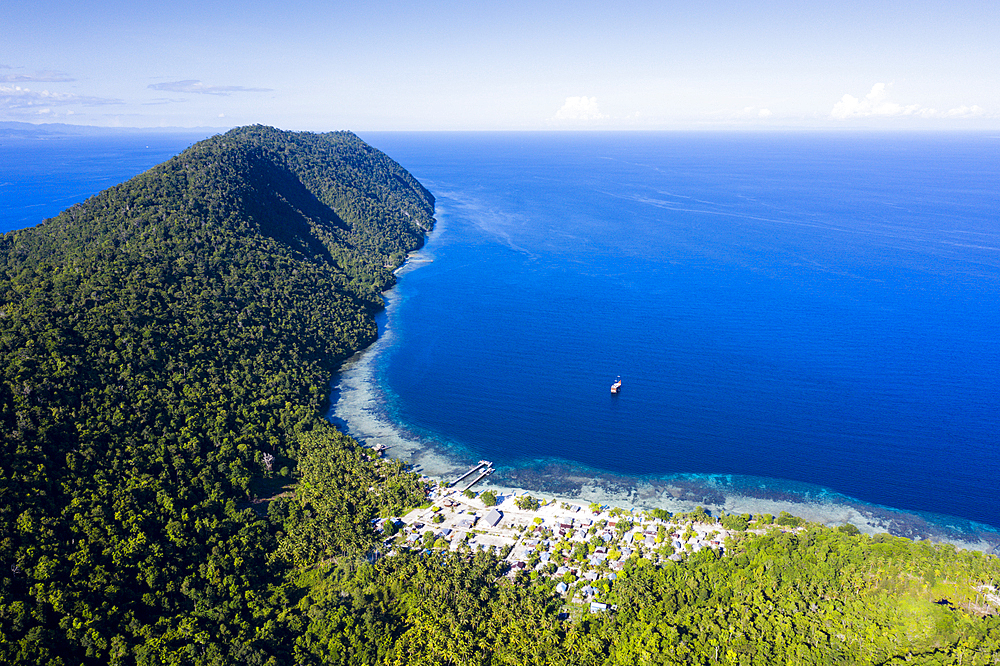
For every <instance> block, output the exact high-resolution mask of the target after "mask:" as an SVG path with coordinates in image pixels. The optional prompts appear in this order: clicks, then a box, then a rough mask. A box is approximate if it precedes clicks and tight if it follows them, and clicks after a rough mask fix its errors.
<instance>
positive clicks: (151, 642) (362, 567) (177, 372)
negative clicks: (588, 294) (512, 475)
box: [0, 126, 1000, 665]
mask: <svg viewBox="0 0 1000 666" xmlns="http://www.w3.org/2000/svg"><path fill="white" fill-rule="evenodd" d="M13 129H16V128H13ZM433 225H434V197H433V196H432V195H431V193H430V192H428V191H427V190H426V189H425V188H424V187H423V186H422V185H421V184H420V183H419V182H417V180H416V179H414V178H413V176H412V175H410V174H409V173H407V172H406V170H405V169H403V168H402V167H401V166H400V165H398V164H397V163H395V162H394V161H392V160H391V159H390V158H389V157H387V156H386V155H384V154H383V153H381V152H379V151H378V150H376V149H374V148H372V147H371V146H368V145H367V144H365V143H364V142H363V141H361V140H360V139H359V138H358V137H356V136H355V135H353V134H351V133H349V132H334V133H325V134H313V133H295V132H285V131H280V130H277V129H274V128H270V127H263V126H251V127H243V128H238V129H234V130H232V131H229V132H226V133H225V134H221V135H217V136H214V137H212V138H210V139H206V140H205V141H202V142H200V143H197V144H196V145H194V146H192V147H191V148H190V149H188V150H186V151H184V152H183V153H181V154H180V155H177V156H176V157H174V158H172V159H171V160H169V161H167V162H165V163H163V164H161V165H159V166H157V167H154V168H153V169H151V170H149V171H147V172H146V173H144V174H141V175H139V176H137V177H135V178H133V179H132V180H129V181H128V182H126V183H123V184H121V185H118V186H115V187H112V188H110V189H108V190H105V191H104V192H101V193H100V194H98V195H96V196H94V197H92V198H90V199H88V200H87V201H85V202H83V203H81V204H78V205H75V206H73V207H71V208H69V209H68V210H66V211H64V212H63V213H61V214H60V215H58V216H56V217H54V218H52V219H49V220H45V221H44V222H42V223H41V224H39V225H38V226H36V227H33V228H30V229H24V230H19V231H13V232H9V233H7V234H4V235H3V236H0V372H2V380H0V447H2V448H0V560H2V562H0V565H2V566H0V572H2V576H3V578H2V581H0V660H2V661H3V663H9V664H51V665H59V664H64V665H69V664H122V665H124V664H137V665H138V664H144V665H145V664H175V663H176V664H180V663H184V664H206V665H207V664H262V665H264V664H275V665H277V664H512V665H513V664H542V663H554V664H561V663H565V664H668V663H678V664H679V663H685V664H687V663H699V664H716V663H730V664H741V663H746V664H750V663H755V664H756V663H762V664H763V663H766V664H774V663H791V662H795V663H858V662H865V663H875V662H877V663H885V664H903V663H923V664H932V663H933V664H943V663H956V664H959V663H960V664H994V663H998V659H1000V617H998V615H997V613H998V612H1000V610H998V609H1000V596H998V594H1000V593H998V589H997V588H998V585H1000V561H998V559H997V558H996V557H994V556H988V555H984V554H982V553H978V552H968V551H961V550H957V549H955V548H954V547H953V546H950V545H940V544H938V545H933V544H929V543H927V542H913V541H909V540H906V539H902V538H898V537H891V536H889V535H877V536H875V537H869V536H865V535H861V534H858V533H857V530H856V529H852V527H851V526H849V525H848V526H843V527H841V528H837V529H831V528H826V527H822V526H819V525H812V524H809V523H807V522H805V521H804V520H802V519H801V518H796V517H795V516H791V515H788V514H784V515H779V516H777V517H772V516H750V515H719V516H712V515H710V514H709V513H708V512H706V511H704V510H696V511H693V512H691V513H689V514H680V515H675V516H672V515H670V514H669V513H667V512H666V511H662V510H660V511H653V512H646V513H642V514H634V513H630V512H625V511H622V510H620V509H616V508H614V507H600V506H588V507H575V508H574V507H572V506H569V505H565V506H564V505H563V504H565V503H560V502H550V501H544V506H543V501H542V499H541V498H535V497H530V496H521V497H519V498H518V499H516V500H514V499H509V500H508V501H511V502H513V504H512V505H506V504H505V503H503V502H501V504H500V507H499V508H494V509H493V510H492V513H491V512H490V508H491V507H492V506H493V505H495V504H496V503H497V502H498V500H502V499H503V498H497V497H496V496H494V495H493V494H492V493H482V494H480V495H477V494H476V493H474V492H472V491H471V490H470V491H468V492H467V493H465V494H459V493H457V492H453V491H447V490H442V489H435V488H432V485H433V484H431V483H430V482H429V480H428V479H425V478H422V477H420V476H418V475H416V474H414V473H413V472H412V471H410V470H409V469H408V468H407V465H406V462H405V461H400V460H391V459H384V458H382V457H380V456H379V455H378V452H376V451H373V450H371V449H368V448H365V447H363V446H361V445H360V444H358V443H357V442H356V441H354V440H352V439H351V438H349V437H347V436H346V435H344V434H343V433H341V432H339V431H337V430H336V428H334V427H333V426H332V425H331V424H329V423H328V422H327V421H326V420H325V419H324V418H323V414H324V413H325V408H326V407H327V403H328V400H329V397H328V391H329V381H330V378H331V376H332V375H333V374H334V373H335V372H336V370H337V368H338V367H339V364H340V363H341V362H342V361H343V360H344V359H345V358H347V357H349V356H350V355H351V354H353V353H354V352H356V351H357V350H359V349H362V348H364V347H365V346H366V345H368V344H370V343H371V342H372V341H373V340H374V339H375V338H376V335H377V328H376V325H375V322H374V319H373V314H374V313H375V312H377V311H378V309H379V308H381V307H382V306H383V300H382V296H381V293H382V292H383V291H384V290H385V289H387V288H388V287H390V286H391V285H392V284H393V283H394V280H395V277H394V272H393V271H394V270H395V269H396V268H398V267H399V266H400V265H401V264H402V263H403V262H404V261H405V259H406V257H407V255H408V253H410V252H412V251H414V250H416V249H417V248H419V247H420V246H421V245H422V244H423V242H424V239H425V234H426V233H427V232H428V231H430V230H431V229H432V228H433ZM514 507H516V508H514ZM504 510H506V511H507V512H508V514H510V517H509V518H508V520H507V522H506V523H503V522H502V520H503V516H502V515H501V511H504ZM514 515H517V516H519V517H520V519H519V520H518V521H515V520H513V519H512V517H513V516H514ZM491 523H492V524H491ZM444 530H448V532H447V533H445V532H444ZM504 530H506V531H504ZM626 539H627V541H626ZM505 540H506V541H505ZM625 551H628V552H625ZM612 556H613V557H612ZM583 600H586V602H587V603H586V604H583V603H581V602H582V601H583Z"/></svg>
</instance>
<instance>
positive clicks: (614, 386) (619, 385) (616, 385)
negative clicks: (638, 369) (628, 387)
mask: <svg viewBox="0 0 1000 666" xmlns="http://www.w3.org/2000/svg"><path fill="white" fill-rule="evenodd" d="M621 390H622V378H621V375H619V376H618V379H616V380H615V383H614V384H612V385H611V392H612V393H618V392H620V391H621Z"/></svg>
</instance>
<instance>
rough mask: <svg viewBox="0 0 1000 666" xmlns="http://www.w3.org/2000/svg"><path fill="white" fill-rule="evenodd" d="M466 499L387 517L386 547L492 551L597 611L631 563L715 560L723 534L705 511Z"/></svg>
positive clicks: (453, 497) (438, 501)
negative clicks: (704, 554)
mask: <svg viewBox="0 0 1000 666" xmlns="http://www.w3.org/2000/svg"><path fill="white" fill-rule="evenodd" d="M471 494H472V493H467V494H462V493H459V492H457V491H454V490H448V489H444V488H439V489H435V490H434V491H432V492H431V494H430V498H429V499H430V502H431V504H430V506H429V507H426V508H423V509H419V510H415V511H412V512H410V513H409V514H408V515H407V516H405V517H403V518H393V519H391V520H393V521H394V525H398V526H399V528H401V534H399V535H397V536H393V538H392V539H391V540H387V542H386V545H387V546H388V547H390V548H400V547H409V548H417V549H425V548H426V549H441V550H444V549H448V550H454V551H464V552H475V551H478V550H490V551H493V552H495V553H497V554H499V555H501V556H503V557H505V558H506V560H507V562H508V563H509V564H510V568H509V573H508V574H507V575H508V576H510V577H511V578H512V579H516V578H517V577H518V576H525V575H526V576H530V577H532V578H538V577H547V578H549V579H551V580H552V581H553V584H554V590H555V591H556V592H557V593H559V594H561V595H563V596H564V597H565V598H566V599H567V601H571V602H575V603H579V604H584V605H585V606H586V607H589V609H590V610H591V611H603V610H606V609H607V606H606V605H605V604H603V603H602V602H601V601H600V598H601V595H602V593H604V592H607V590H609V589H610V586H611V585H613V584H614V581H615V580H616V578H617V577H618V576H619V574H620V573H621V571H622V570H623V569H624V568H625V567H626V565H627V563H628V562H629V560H639V559H644V560H646V561H647V562H648V563H650V564H664V565H665V564H668V563H670V562H674V561H678V560H680V559H682V558H684V557H687V556H689V555H690V554H692V553H696V552H698V551H701V550H703V549H706V548H710V549H713V550H715V551H717V552H718V553H719V554H720V555H721V554H723V553H724V552H725V540H726V538H727V537H728V536H729V531H728V530H727V529H725V528H724V527H722V526H721V525H720V524H719V523H718V522H717V521H716V520H715V519H713V518H711V516H708V515H707V514H699V515H698V516H692V515H689V514H681V515H678V516H673V517H655V516H653V515H651V514H649V513H647V512H644V511H638V510H633V511H623V510H621V509H609V508H608V507H604V506H601V507H598V506H597V505H590V506H588V507H584V506H580V505H576V504H571V503H568V502H564V501H558V500H550V501H541V502H540V504H541V506H539V508H538V509H535V510H532V509H530V508H528V509H522V508H519V507H518V496H517V495H516V494H513V493H510V494H506V495H505V494H502V493H496V497H497V503H496V505H495V506H486V505H484V503H483V501H482V499H481V496H473V497H469V496H468V495H471ZM522 499H523V498H522ZM522 504H530V503H525V502H522ZM397 529H398V528H397ZM393 531H395V530H393Z"/></svg>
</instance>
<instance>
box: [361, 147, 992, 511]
mask: <svg viewBox="0 0 1000 666" xmlns="http://www.w3.org/2000/svg"><path fill="white" fill-rule="evenodd" d="M364 138H366V140H368V141H369V142H371V143H373V144H374V145H376V146H378V147H379V148H380V149H382V150H384V151H385V152H387V153H388V154H390V155H391V156H393V157H394V158H395V159H396V160H397V161H399V162H401V163H402V164H403V165H404V166H405V167H406V168H407V169H409V170H410V171H411V172H412V173H413V174H414V175H415V176H416V177H417V178H418V179H419V180H420V181H421V182H423V183H424V184H425V185H426V186H427V187H428V188H429V189H430V190H431V191H432V192H433V193H434V194H435V196H436V197H437V199H438V210H439V215H438V218H439V221H440V227H439V229H438V231H436V232H435V233H434V234H433V235H432V236H431V238H430V240H429V243H428V246H427V250H426V253H427V255H428V258H429V259H432V261H430V262H428V263H425V264H423V265H422V266H421V267H420V268H419V269H417V270H413V271H409V272H406V274H405V275H404V276H403V277H402V279H401V280H400V284H399V286H398V287H397V288H396V289H395V290H394V291H393V292H391V293H390V294H389V298H390V300H392V301H394V307H393V308H392V310H391V315H390V318H391V321H390V322H388V325H389V326H390V327H391V328H392V332H393V339H392V343H391V345H390V346H389V347H387V348H385V349H383V350H381V351H379V352H378V353H379V358H378V359H377V361H376V365H377V370H378V371H377V372H376V373H375V377H376V381H377V383H378V385H379V393H380V400H381V401H382V403H383V409H384V411H385V413H386V414H387V415H388V417H389V418H390V419H391V420H393V421H394V422H396V423H397V424H399V425H401V426H403V427H404V428H405V429H406V430H407V431H408V432H409V433H411V434H413V435H415V436H417V437H419V438H424V439H426V440H427V441H433V442H436V443H437V444H439V445H442V446H444V447H445V448H449V449H451V451H452V452H453V453H454V454H455V455H457V456H458V457H459V458H462V457H464V458H465V459H468V460H469V461H475V460H478V459H479V458H488V459H490V460H493V461H494V462H496V463H497V464H498V466H500V467H504V468H512V469H518V468H520V469H531V468H535V469H537V470H543V471H544V470H546V469H550V463H553V462H560V461H561V462H569V463H574V464H578V465H582V466H584V467H586V468H590V469H592V470H600V471H605V472H610V473H612V474H617V475H624V476H629V477H635V476H641V477H656V476H659V475H676V474H692V473H693V474H712V475H719V474H722V475H743V476H750V477H763V478H764V479H769V480H772V481H773V482H775V483H776V485H777V486H779V487H780V486H781V485H782V482H807V483H809V484H816V485H819V486H822V487H824V488H827V489H830V490H832V491H835V492H836V493H842V494H844V495H847V496H850V497H854V498H857V499H859V500H861V501H862V502H868V503H875V504H881V505H887V506H890V507H898V508H902V509H908V510H916V511H927V512H936V513H942V514H950V515H954V516H960V517H963V518H968V519H973V520H976V521H981V522H984V523H989V524H991V525H994V526H996V525H1000V493H998V492H997V480H998V477H1000V449H998V446H1000V442H998V434H1000V346H998V343H1000V139H998V137H993V136H986V135H982V134H978V135H965V134H948V135H934V134H931V135H926V134H920V135H916V134H909V135H898V134H892V135H889V134H849V135H845V134H801V133H797V134H718V133H713V134H582V133H574V134H517V135H506V134H493V135H490V134H451V135H447V134H426V135H419V134H411V135H398V134H370V135H364ZM619 375H620V376H621V378H622V381H623V390H622V393H621V394H620V395H619V396H612V395H611V393H610V386H611V383H612V382H613V381H614V380H615V378H616V377H617V376H619ZM571 467H572V465H571ZM515 476H516V475H515ZM517 478H521V479H525V478H531V477H530V475H528V476H525V475H523V474H522V475H520V476H519V477H517ZM541 485H544V484H541ZM789 487H795V484H794V483H792V484H789Z"/></svg>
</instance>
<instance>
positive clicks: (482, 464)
mask: <svg viewBox="0 0 1000 666" xmlns="http://www.w3.org/2000/svg"><path fill="white" fill-rule="evenodd" d="M483 467H486V468H487V469H492V468H493V463H491V462H490V461H489V460H480V461H479V464H478V465H476V466H475V467H473V468H472V469H470V470H469V471H468V472H466V473H465V474H463V475H462V476H460V477H458V478H457V479H455V480H454V481H452V482H451V483H449V484H448V487H449V488H451V487H452V486H456V485H458V483H459V482H460V481H461V480H462V479H464V478H466V477H469V476H472V475H473V474H475V473H476V472H478V471H479V470H481V469H482V468H483ZM482 477H483V475H480V476H479V478H477V479H476V481H478V480H479V479H481V478H482ZM476 481H473V482H472V483H471V484H469V487H471V486H472V485H474V484H475V483H476ZM466 490H468V487H467V488H466Z"/></svg>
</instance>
